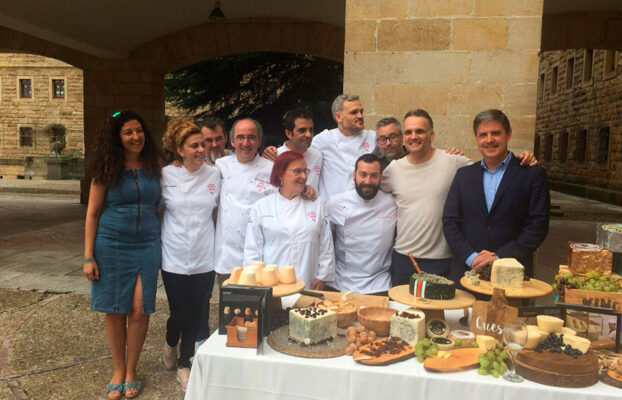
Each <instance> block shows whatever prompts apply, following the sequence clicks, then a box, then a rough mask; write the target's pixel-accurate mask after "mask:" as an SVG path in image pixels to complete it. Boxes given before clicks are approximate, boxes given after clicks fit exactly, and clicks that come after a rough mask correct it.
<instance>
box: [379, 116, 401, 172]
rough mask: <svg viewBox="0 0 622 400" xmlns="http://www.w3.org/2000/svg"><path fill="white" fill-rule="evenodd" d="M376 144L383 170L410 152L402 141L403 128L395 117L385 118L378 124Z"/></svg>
mask: <svg viewBox="0 0 622 400" xmlns="http://www.w3.org/2000/svg"><path fill="white" fill-rule="evenodd" d="M376 144H377V145H378V148H377V150H378V152H379V153H380V154H381V155H382V156H381V157H379V159H380V166H381V168H382V170H383V171H384V169H385V168H386V167H387V166H388V165H389V164H390V163H391V161H393V160H399V159H400V158H402V157H404V156H405V155H406V154H407V153H408V152H407V151H406V148H405V147H404V142H403V140H402V126H401V125H400V123H399V121H398V120H397V119H395V118H393V117H387V118H383V119H381V120H380V121H378V122H377V123H376Z"/></svg>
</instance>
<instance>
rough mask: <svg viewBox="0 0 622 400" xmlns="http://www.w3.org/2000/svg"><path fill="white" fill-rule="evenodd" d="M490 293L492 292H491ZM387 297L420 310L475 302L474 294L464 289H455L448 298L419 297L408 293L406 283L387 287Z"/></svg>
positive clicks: (469, 305) (454, 307)
mask: <svg viewBox="0 0 622 400" xmlns="http://www.w3.org/2000/svg"><path fill="white" fill-rule="evenodd" d="M491 293H492V292H491ZM389 297H390V298H391V299H392V300H395V301H397V302H400V303H403V304H406V305H409V306H415V307H417V308H419V309H422V310H458V309H461V308H469V307H471V306H472V305H473V303H475V296H473V295H472V294H471V293H467V292H465V291H464V290H459V289H456V297H454V298H453V299H449V300H427V299H420V298H418V297H415V296H413V295H412V294H410V291H409V290H408V285H400V286H394V287H392V288H391V289H389Z"/></svg>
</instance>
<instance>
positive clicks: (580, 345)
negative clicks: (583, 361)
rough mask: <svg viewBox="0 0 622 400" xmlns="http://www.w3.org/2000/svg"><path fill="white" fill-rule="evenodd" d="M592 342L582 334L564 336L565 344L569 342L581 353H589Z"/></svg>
mask: <svg viewBox="0 0 622 400" xmlns="http://www.w3.org/2000/svg"><path fill="white" fill-rule="evenodd" d="M591 343H592V342H590V341H589V340H588V339H586V338H583V337H581V336H564V344H569V345H571V346H572V347H573V348H575V349H578V350H580V351H581V353H583V354H585V353H587V351H588V349H589V348H590V344H591Z"/></svg>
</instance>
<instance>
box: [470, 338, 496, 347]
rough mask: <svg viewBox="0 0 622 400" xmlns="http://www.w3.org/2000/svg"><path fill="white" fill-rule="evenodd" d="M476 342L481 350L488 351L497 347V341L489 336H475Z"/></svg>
mask: <svg viewBox="0 0 622 400" xmlns="http://www.w3.org/2000/svg"><path fill="white" fill-rule="evenodd" d="M475 342H477V344H478V345H479V348H480V349H484V350H488V349H490V348H492V347H494V346H496V345H497V339H495V338H493V337H492V336H488V335H477V336H475Z"/></svg>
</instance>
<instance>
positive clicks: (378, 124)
mask: <svg viewBox="0 0 622 400" xmlns="http://www.w3.org/2000/svg"><path fill="white" fill-rule="evenodd" d="M391 124H393V125H395V126H396V127H397V129H399V131H400V132H401V131H402V125H400V121H398V120H397V119H395V118H393V117H386V118H383V119H381V120H380V121H378V122H376V130H378V128H380V127H381V126H388V125H391Z"/></svg>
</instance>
